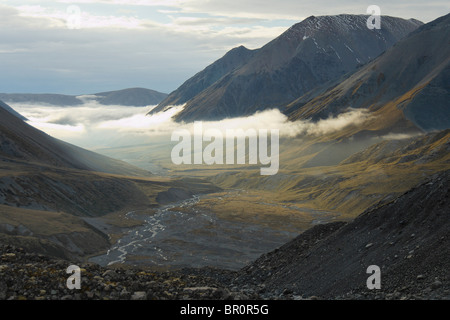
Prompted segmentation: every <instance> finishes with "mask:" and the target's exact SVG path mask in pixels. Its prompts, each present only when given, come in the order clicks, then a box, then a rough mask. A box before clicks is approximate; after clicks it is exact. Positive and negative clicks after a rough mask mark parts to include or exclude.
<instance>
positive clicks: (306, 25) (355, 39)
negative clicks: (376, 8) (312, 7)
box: [153, 14, 422, 121]
mask: <svg viewBox="0 0 450 320" xmlns="http://www.w3.org/2000/svg"><path fill="white" fill-rule="evenodd" d="M367 18H368V16H364V15H348V14H342V15H337V16H320V17H315V16H311V17H309V18H307V19H305V20H303V21H302V22H300V23H298V24H295V25H293V26H292V27H291V28H289V29H288V30H287V31H286V32H284V33H283V34H281V35H280V36H279V37H277V38H276V39H274V40H272V41H271V42H269V43H268V44H266V45H265V46H263V47H262V48H260V49H258V50H254V51H249V50H245V49H244V48H240V49H239V51H237V49H234V51H233V50H232V51H231V52H229V54H227V55H225V56H224V57H223V58H222V59H220V60H218V61H217V62H216V63H213V64H212V65H211V66H209V67H208V68H206V69H205V70H203V71H202V72H201V73H199V74H197V75H196V76H194V77H193V78H191V79H189V80H188V81H186V82H185V83H184V84H183V85H182V86H181V87H180V88H179V89H177V90H176V91H174V92H172V93H171V94H170V95H169V97H172V98H174V99H170V100H167V101H163V102H162V103H161V104H160V105H159V106H158V107H157V108H156V109H155V110H154V111H153V112H157V111H160V110H162V109H163V108H164V107H165V106H167V105H168V104H174V103H184V102H186V106H185V107H184V110H182V111H181V112H180V113H179V114H177V115H176V116H175V119H176V120H177V121H193V120H206V119H223V118H226V117H236V116H243V115H249V114H252V113H254V112H256V111H258V110H264V109H268V108H278V107H281V106H283V105H286V104H288V103H289V102H291V101H293V100H295V99H296V98H298V97H300V96H302V95H303V94H304V93H306V92H308V91H310V90H312V89H313V88H315V87H316V86H318V85H320V84H323V83H324V82H327V81H330V80H333V79H336V78H338V77H340V76H342V75H344V74H346V73H347V72H350V71H353V70H354V69H355V68H357V67H358V66H360V65H362V64H364V63H366V62H367V61H369V60H371V59H374V58H376V57H377V56H378V55H379V54H381V53H382V52H383V51H385V50H386V49H387V48H389V47H391V46H392V45H393V44H394V43H395V42H397V41H398V40H399V39H401V38H403V37H404V36H406V35H407V34H408V33H410V32H411V31H413V30H415V29H416V28H417V27H418V26H420V25H421V24H422V23H421V22H419V21H417V20H404V19H400V18H394V17H388V16H383V17H382V28H381V29H379V30H377V29H373V30H370V29H368V28H367V25H366V21H367ZM237 52H239V55H238V58H240V59H238V61H235V60H233V61H234V63H229V66H230V68H229V69H230V70H229V71H227V69H226V68H218V65H221V64H223V63H224V62H225V61H227V60H228V59H230V60H232V59H231V58H232V57H233V58H236V55H235V54H234V53H237ZM241 56H242V57H241ZM213 69H220V70H221V71H223V72H218V73H217V76H216V78H217V77H219V76H221V77H220V78H219V79H218V80H216V81H215V82H213V83H211V82H212V81H213V80H215V77H208V76H207V74H208V73H209V72H211V70H213ZM201 79H208V81H205V82H202V81H201ZM199 83H201V85H200V86H199V85H198V84H199ZM191 87H192V89H191ZM201 89H202V91H200V90H201ZM199 91H200V92H199ZM186 92H189V93H190V94H189V95H185V94H184V93H186ZM193 93H196V94H195V96H193V97H191V96H192V94H193ZM180 97H182V98H180ZM177 98H178V99H177ZM187 99H189V100H187Z"/></svg>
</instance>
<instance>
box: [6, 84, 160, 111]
mask: <svg viewBox="0 0 450 320" xmlns="http://www.w3.org/2000/svg"><path fill="white" fill-rule="evenodd" d="M84 96H87V97H89V98H90V99H93V100H96V101H97V102H98V103H100V104H103V105H122V106H136V107H143V106H149V105H156V104H158V103H160V102H161V101H162V100H164V99H165V98H166V97H167V94H165V93H161V92H158V91H155V90H150V89H145V88H129V89H123V90H117V91H108V92H100V93H94V94H86V95H84ZM85 99H86V98H83V95H78V96H75V95H62V94H33V93H0V100H3V101H5V102H7V103H17V102H24V103H42V104H51V105H58V106H75V105H81V104H83V103H84V101H85Z"/></svg>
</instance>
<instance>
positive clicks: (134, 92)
mask: <svg viewBox="0 0 450 320" xmlns="http://www.w3.org/2000/svg"><path fill="white" fill-rule="evenodd" d="M94 95H95V96H97V98H96V100H97V101H98V103H100V104H104V105H122V106H136V107H145V106H150V105H155V104H158V103H160V102H161V101H162V100H164V99H165V98H166V97H167V94H165V93H161V92H158V91H155V90H150V89H144V88H130V89H123V90H117V91H108V92H101V93H96V94H94Z"/></svg>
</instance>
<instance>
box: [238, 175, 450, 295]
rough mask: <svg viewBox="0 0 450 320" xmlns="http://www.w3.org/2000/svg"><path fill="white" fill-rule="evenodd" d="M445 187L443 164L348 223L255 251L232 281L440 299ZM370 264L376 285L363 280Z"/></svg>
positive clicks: (447, 249)
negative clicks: (258, 254)
mask: <svg viewBox="0 0 450 320" xmlns="http://www.w3.org/2000/svg"><path fill="white" fill-rule="evenodd" d="M449 186H450V171H449V170H447V171H444V172H441V173H439V174H436V175H433V176H432V177H430V178H429V179H427V181H425V182H423V183H421V184H419V185H418V186H416V187H414V188H412V189H411V190H409V191H407V192H406V193H404V194H402V195H400V196H399V197H396V198H394V199H392V200H391V201H390V202H388V203H386V204H382V205H375V206H373V207H371V208H369V209H367V210H366V211H365V212H364V213H362V214H361V215H359V216H358V217H357V218H355V219H354V220H353V221H350V222H348V223H345V222H333V223H329V224H323V225H318V226H315V227H313V228H311V229H309V230H307V231H305V232H304V233H302V234H301V235H300V236H298V237H297V238H295V239H294V240H292V241H290V242H289V243H287V244H285V245H283V246H282V247H280V248H278V249H276V250H275V251H272V252H270V253H268V254H264V255H262V256H261V257H260V258H259V259H258V260H256V261H255V262H254V263H252V264H250V265H249V266H247V267H245V268H244V269H243V270H241V271H240V275H239V276H238V277H237V279H236V280H235V282H236V283H239V284H241V285H242V284H249V283H250V284H258V285H259V286H260V287H263V288H264V292H266V293H277V292H278V295H279V294H280V293H283V292H284V293H285V294H286V293H288V294H293V295H302V296H303V297H304V298H307V297H310V296H319V297H321V298H325V299H339V298H341V299H346V298H347V299H364V297H365V299H373V298H378V299H400V298H401V297H409V299H417V298H419V299H420V298H422V299H433V297H439V296H441V297H447V299H448V298H449V294H448V290H446V289H448V286H449V284H450V283H449V278H448V266H449V265H450V236H449V232H448V231H449V230H450V219H449V218H450V211H449V210H448V208H449V207H450V197H449V196H450V189H449ZM371 265H376V266H378V267H379V268H380V272H381V289H380V290H369V289H368V288H367V286H366V281H367V279H368V278H369V276H371V273H367V272H366V271H367V269H368V267H369V266H371Z"/></svg>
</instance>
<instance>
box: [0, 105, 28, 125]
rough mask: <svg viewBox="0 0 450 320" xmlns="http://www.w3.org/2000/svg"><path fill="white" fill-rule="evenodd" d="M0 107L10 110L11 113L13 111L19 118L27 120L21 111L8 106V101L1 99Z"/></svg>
mask: <svg viewBox="0 0 450 320" xmlns="http://www.w3.org/2000/svg"><path fill="white" fill-rule="evenodd" d="M0 108H3V109H5V110H6V111H8V112H9V113H12V114H13V115H14V116H16V117H17V118H19V119H22V120H27V119H26V118H25V117H24V116H22V115H21V114H20V113H18V112H17V111H16V110H14V109H13V108H11V107H10V106H8V105H7V104H6V103H4V102H3V101H1V100H0Z"/></svg>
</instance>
